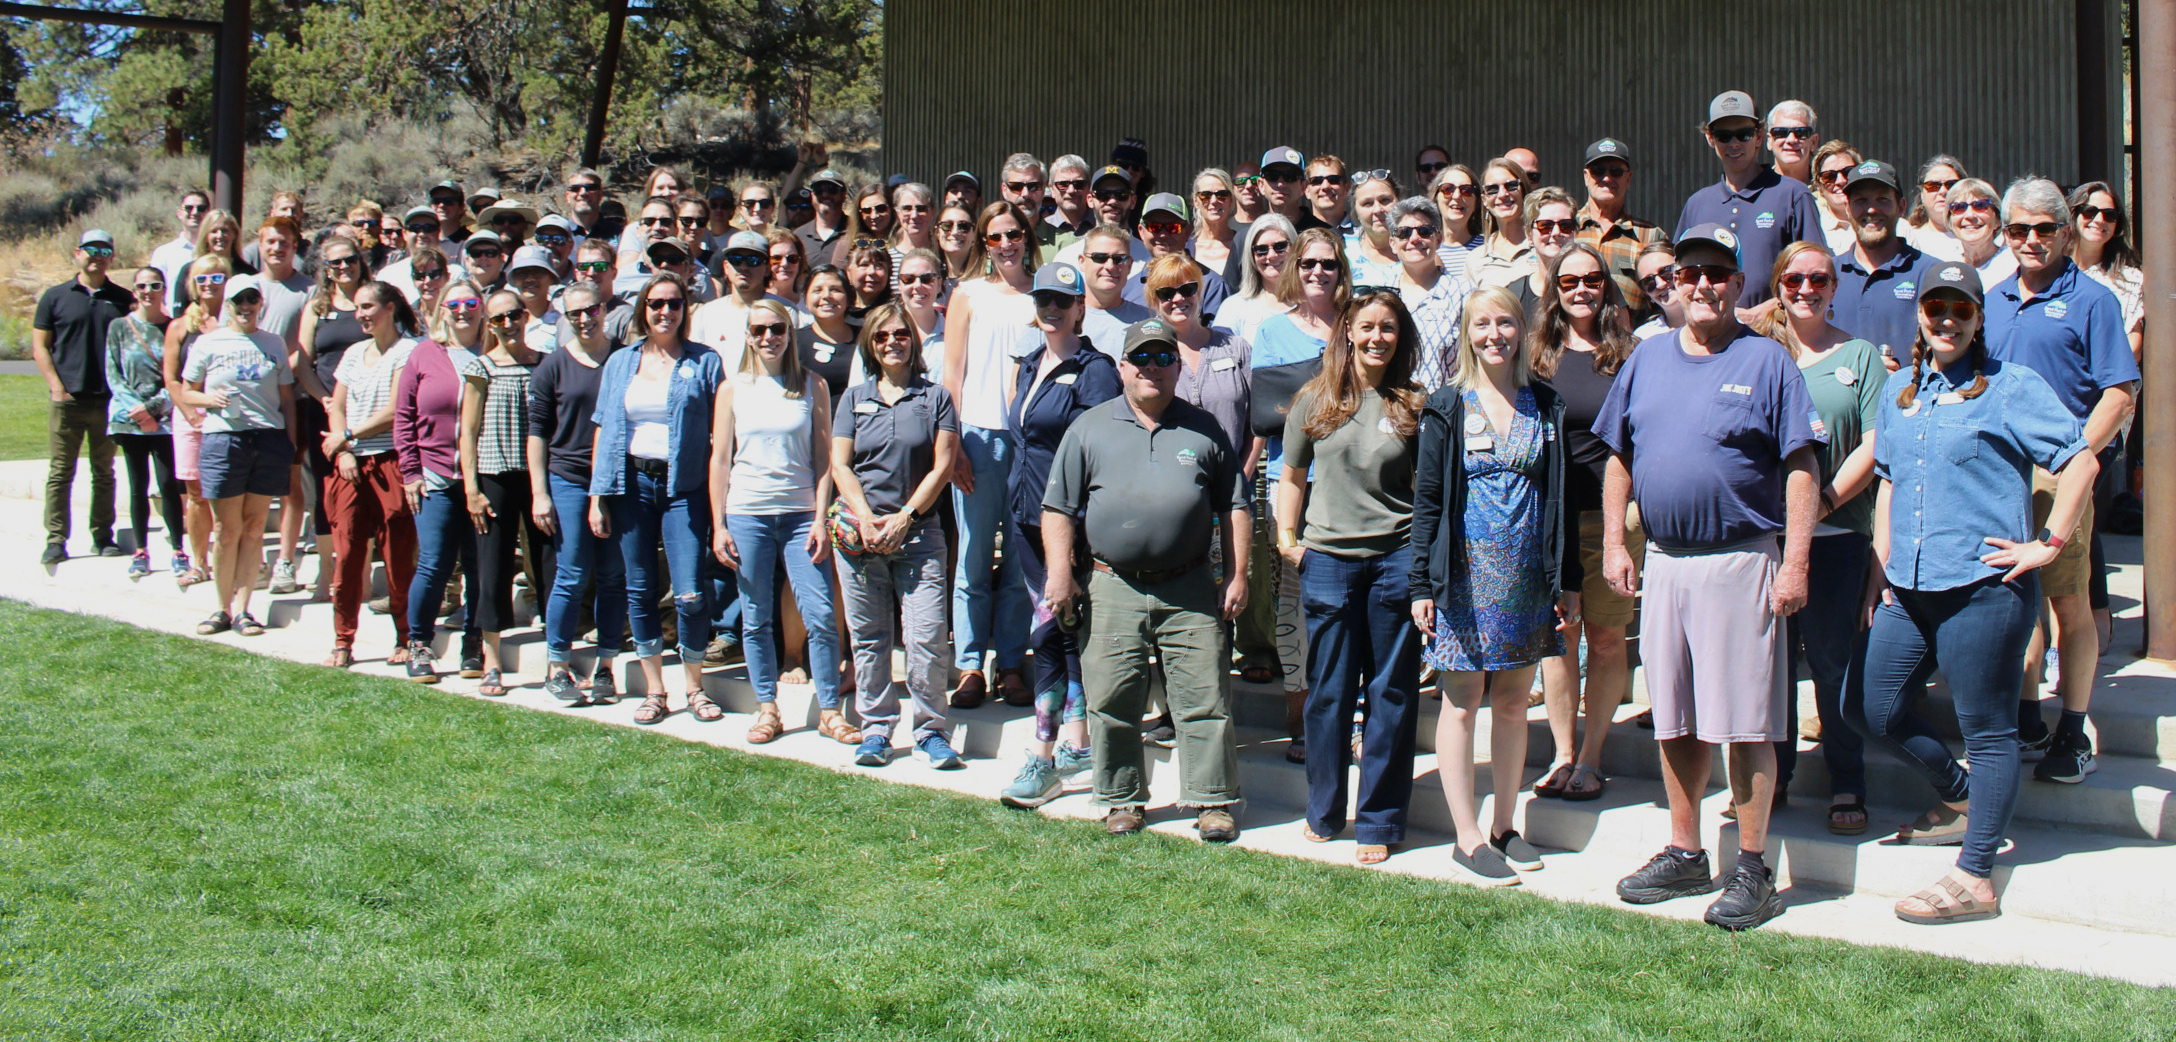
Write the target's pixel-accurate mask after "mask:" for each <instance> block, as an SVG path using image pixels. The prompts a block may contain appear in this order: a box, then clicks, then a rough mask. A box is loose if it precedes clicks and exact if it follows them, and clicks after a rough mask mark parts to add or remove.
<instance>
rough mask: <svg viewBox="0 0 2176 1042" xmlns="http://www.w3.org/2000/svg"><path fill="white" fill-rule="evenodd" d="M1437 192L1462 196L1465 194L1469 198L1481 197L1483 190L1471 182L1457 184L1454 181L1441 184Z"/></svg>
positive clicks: (1438, 193)
mask: <svg viewBox="0 0 2176 1042" xmlns="http://www.w3.org/2000/svg"><path fill="white" fill-rule="evenodd" d="M1436 194H1437V195H1462V196H1465V197H1466V198H1468V199H1475V198H1479V197H1480V195H1481V190H1480V188H1478V187H1476V186H1474V185H1470V184H1455V183H1454V184H1446V185H1439V186H1437V188H1436Z"/></svg>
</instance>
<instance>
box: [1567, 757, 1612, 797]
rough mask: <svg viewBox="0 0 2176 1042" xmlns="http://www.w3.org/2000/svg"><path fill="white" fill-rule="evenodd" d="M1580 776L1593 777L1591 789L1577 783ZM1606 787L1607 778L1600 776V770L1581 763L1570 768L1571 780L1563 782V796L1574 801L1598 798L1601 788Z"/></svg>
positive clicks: (1600, 795)
mask: <svg viewBox="0 0 2176 1042" xmlns="http://www.w3.org/2000/svg"><path fill="white" fill-rule="evenodd" d="M1582 778H1591V779H1593V780H1594V787H1593V788H1591V789H1588V788H1582V787H1581V786H1580V784H1579V781H1580V779H1582ZM1608 787H1609V779H1607V778H1604V777H1602V772H1600V771H1597V770H1595V769H1594V768H1592V767H1589V766H1587V765H1586V764H1583V763H1582V764H1580V765H1578V766H1576V767H1573V768H1572V777H1571V780H1570V781H1568V782H1566V783H1564V798H1565V799H1567V800H1571V801H1573V802H1576V803H1584V802H1586V801H1587V800H1598V799H1601V798H1602V790H1603V789H1606V788H1608Z"/></svg>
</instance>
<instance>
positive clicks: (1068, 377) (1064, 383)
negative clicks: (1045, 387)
mask: <svg viewBox="0 0 2176 1042" xmlns="http://www.w3.org/2000/svg"><path fill="white" fill-rule="evenodd" d="M1078 379H1080V374H1079V373H1067V374H1065V375H1064V376H1053V377H1051V378H1050V382H1051V383H1054V384H1057V385H1059V386H1061V387H1071V386H1072V385H1073V381H1075V380H1078Z"/></svg>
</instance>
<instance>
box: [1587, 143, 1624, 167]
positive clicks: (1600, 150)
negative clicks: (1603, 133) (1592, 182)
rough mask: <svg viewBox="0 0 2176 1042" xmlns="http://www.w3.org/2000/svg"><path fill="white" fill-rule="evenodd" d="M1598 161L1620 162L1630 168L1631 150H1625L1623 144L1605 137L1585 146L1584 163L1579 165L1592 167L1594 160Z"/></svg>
mask: <svg viewBox="0 0 2176 1042" xmlns="http://www.w3.org/2000/svg"><path fill="white" fill-rule="evenodd" d="M1598 159H1617V160H1622V161H1623V162H1624V164H1625V165H1626V166H1631V165H1632V150H1631V149H1629V148H1626V147H1625V144H1624V142H1622V141H1619V140H1617V139H1616V138H1613V137H1605V138H1603V139H1602V140H1600V141H1597V142H1595V143H1593V144H1591V145H1588V146H1587V158H1586V161H1585V162H1583V163H1581V164H1580V165H1581V166H1593V165H1594V162H1595V160H1598Z"/></svg>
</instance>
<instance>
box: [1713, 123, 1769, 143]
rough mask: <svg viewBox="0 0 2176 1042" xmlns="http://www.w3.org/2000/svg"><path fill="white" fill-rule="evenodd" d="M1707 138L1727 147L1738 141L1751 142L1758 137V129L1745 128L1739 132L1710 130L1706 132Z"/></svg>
mask: <svg viewBox="0 0 2176 1042" xmlns="http://www.w3.org/2000/svg"><path fill="white" fill-rule="evenodd" d="M1708 136H1709V137H1712V138H1714V139H1715V141H1716V143H1717V144H1724V145H1727V144H1731V143H1734V142H1739V141H1751V140H1753V139H1754V138H1756V137H1759V136H1760V128H1759V127H1746V128H1744V129H1741V130H1710V131H1708Z"/></svg>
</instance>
